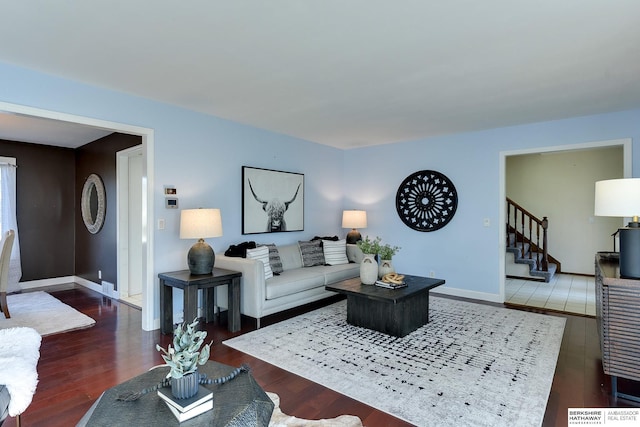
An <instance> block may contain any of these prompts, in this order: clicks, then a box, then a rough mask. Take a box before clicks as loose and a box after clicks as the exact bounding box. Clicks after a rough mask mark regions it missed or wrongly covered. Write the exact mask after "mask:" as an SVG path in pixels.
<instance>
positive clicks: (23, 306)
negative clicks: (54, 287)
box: [0, 291, 96, 336]
mask: <svg viewBox="0 0 640 427" xmlns="http://www.w3.org/2000/svg"><path fill="white" fill-rule="evenodd" d="M7 305H8V306H9V313H10V314H11V318H10V319H5V317H4V314H2V312H0V329H7V328H15V327H17V326H26V327H29V328H33V329H35V330H36V331H38V333H39V334H40V335H42V336H46V335H53V334H57V333H60V332H68V331H72V330H75V329H84V328H88V327H91V326H93V325H95V324H96V321H95V320H93V319H92V318H91V317H89V316H87V315H85V314H83V313H80V312H79V311H78V310H76V309H74V308H72V307H70V306H68V305H67V304H65V303H63V302H61V301H60V300H58V299H57V298H55V297H52V296H51V295H49V294H48V293H46V292H42V291H36V292H23V293H20V294H13V295H7Z"/></svg>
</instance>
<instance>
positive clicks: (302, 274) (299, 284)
mask: <svg viewBox="0 0 640 427" xmlns="http://www.w3.org/2000/svg"><path fill="white" fill-rule="evenodd" d="M315 268H324V267H312V268H297V269H294V270H285V271H283V272H282V274H280V275H279V276H274V277H272V278H271V279H269V280H267V281H265V285H266V288H267V289H266V297H267V299H268V300H270V299H276V298H279V297H283V296H286V295H291V294H295V293H298V292H303V291H306V290H308V289H313V288H317V287H322V286H324V282H325V278H324V275H323V274H322V273H321V272H318V271H312V270H314V269H315Z"/></svg>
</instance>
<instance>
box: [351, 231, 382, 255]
mask: <svg viewBox="0 0 640 427" xmlns="http://www.w3.org/2000/svg"><path fill="white" fill-rule="evenodd" d="M381 240H382V239H380V237H376V238H375V240H371V239H369V236H367V237H365V238H364V240H358V241H357V242H356V246H358V248H360V250H361V251H362V253H363V254H365V255H377V254H378V251H379V250H380V241H381Z"/></svg>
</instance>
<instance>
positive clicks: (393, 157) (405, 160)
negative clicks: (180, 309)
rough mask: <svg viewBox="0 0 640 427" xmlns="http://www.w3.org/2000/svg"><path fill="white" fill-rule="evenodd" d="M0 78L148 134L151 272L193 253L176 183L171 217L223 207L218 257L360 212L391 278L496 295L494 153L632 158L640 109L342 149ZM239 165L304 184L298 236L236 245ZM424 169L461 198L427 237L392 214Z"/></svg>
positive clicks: (27, 77) (10, 89)
mask: <svg viewBox="0 0 640 427" xmlns="http://www.w3.org/2000/svg"><path fill="white" fill-rule="evenodd" d="M0 77H1V78H0V101H4V102H9V103H14V104H20V105H26V106H32V107H36V108H41V109H46V110H52V111H58V112H64V113H69V114H74V115H79V116H85V117H94V118H98V119H102V120H109V121H114V122H119V123H125V124H131V125H136V126H141V127H146V128H152V129H154V131H155V156H154V174H155V192H154V197H155V206H154V207H153V212H154V215H155V218H156V219H158V218H164V219H166V229H165V230H164V231H158V230H156V231H155V235H154V239H155V246H154V250H155V258H154V265H155V273H157V272H161V271H169V270H173V269H180V268H184V267H185V265H184V256H185V255H184V254H185V253H186V251H187V250H188V248H189V246H190V243H191V242H187V241H181V240H180V239H178V220H179V212H176V211H168V210H166V209H165V208H164V195H163V186H164V185H174V186H175V187H176V188H177V189H178V196H179V199H180V207H181V208H190V207H199V206H208V207H220V208H221V209H222V215H223V225H224V233H225V235H224V236H223V237H221V238H218V239H210V241H209V242H210V244H211V245H212V246H213V247H214V250H215V251H216V252H221V251H224V249H225V248H226V247H227V246H228V245H229V244H231V243H237V242H239V241H243V240H248V239H255V240H257V241H261V242H266V241H272V242H275V243H286V242H293V241H295V240H298V239H305V238H310V237H313V236H314V235H319V234H323V235H325V234H336V233H337V234H343V233H344V232H345V230H342V229H341V228H340V212H341V210H342V209H343V208H344V209H354V208H362V209H366V210H367V212H368V217H369V227H368V228H367V229H365V230H361V231H362V232H363V234H365V235H366V234H369V235H371V236H376V235H379V236H380V237H382V238H383V239H384V240H385V241H388V242H390V243H392V244H395V245H399V246H402V250H401V251H400V253H399V254H398V255H397V256H396V257H395V258H394V264H395V266H396V269H397V270H398V271H402V272H406V273H413V274H422V275H428V274H429V273H430V272H431V271H434V272H435V274H436V276H438V277H442V278H445V279H446V280H447V285H448V286H450V287H452V288H458V289H463V290H468V291H472V292H478V293H479V294H480V295H482V294H487V295H498V294H499V291H500V289H499V283H500V276H501V274H502V273H501V272H500V271H499V259H500V257H504V254H502V253H501V252H500V250H499V249H500V242H499V228H498V227H500V226H501V225H500V224H498V222H499V221H498V219H499V212H500V209H502V208H503V201H502V200H500V197H499V192H500V170H499V169H500V165H499V163H500V161H499V160H500V152H502V151H512V150H519V149H530V148H537V147H549V146H563V145H568V144H580V143H587V142H592V141H602V140H612V139H619V138H632V139H633V141H634V148H635V146H636V145H637V141H638V140H640V139H639V137H640V110H633V111H625V112H620V113H614V114H604V115H598V116H591V117H583V118H577V119H570V120H558V121H552V122H545V123H537V124H532V125H525V126H515V127H509V128H500V129H493V130H487V131H482V132H473V133H465V134H457V135H449V136H442V137H435V138H429V139H424V140H419V141H411V142H404V143H397V144H390V145H384V146H377V147H369V148H361V149H354V150H347V151H340V150H337V149H334V148H330V147H325V146H322V145H319V144H314V143H310V142H307V141H302V140H299V139H295V138H291V137H287V136H284V135H279V134H275V133H272V132H267V131H263V130H259V129H256V128H252V127H249V126H243V125H239V124H237V123H233V122H230V121H227V120H223V119H219V118H215V117H212V116H207V115H204V114H199V113H194V112H191V111H187V110H184V109H181V108H177V107H174V106H170V105H166V104H162V103H158V102H154V101H151V100H147V99H142V98H139V97H134V96H130V95H127V94H123V93H118V92H114V91H109V90H105V89H102V88H98V87H94V86H89V85H85V84H80V83H77V82H73V81H70V80H65V79H61V78H57V77H53V76H49V75H45V74H42V73H39V72H35V71H31V70H27V69H24V68H19V67H15V66H12V65H8V64H3V63H0ZM247 102H250V100H249V101H247ZM633 153H634V154H633V159H634V161H633V175H634V176H640V158H639V156H640V150H638V149H634V150H633ZM243 165H248V166H255V167H264V168H269V169H277V170H285V171H291V172H301V173H304V174H305V231H304V232H296V233H277V234H274V235H254V236H242V235H241V228H240V227H241V223H240V210H241V201H240V192H241V182H240V179H241V166H243ZM422 169H434V170H437V171H439V172H442V173H444V174H445V175H447V176H448V177H449V178H450V179H451V180H452V181H453V182H454V184H455V185H456V188H457V190H458V195H459V204H458V211H457V213H456V215H455V217H454V219H453V220H452V221H451V222H450V223H449V224H448V225H447V226H446V227H445V228H443V229H441V230H438V231H436V232H432V233H420V232H416V231H413V230H411V229H409V228H408V227H406V226H405V225H404V224H402V223H401V221H400V219H399V218H398V216H397V214H396V212H395V192H396V190H397V187H398V185H399V184H400V183H401V182H402V180H403V179H404V178H405V177H406V176H407V175H409V174H411V173H413V172H415V171H418V170H422ZM484 218H489V219H490V220H491V226H490V227H488V228H487V227H483V219H484ZM460 260H464V261H465V262H464V263H460V262H459V261H460ZM156 297H157V295H156ZM156 302H157V298H156ZM155 307H156V310H155V311H156V317H157V304H155Z"/></svg>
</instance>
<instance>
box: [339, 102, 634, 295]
mask: <svg viewBox="0 0 640 427" xmlns="http://www.w3.org/2000/svg"><path fill="white" fill-rule="evenodd" d="M622 138H632V139H633V142H634V144H633V146H634V149H633V160H634V161H633V176H640V158H639V157H638V156H639V155H640V153H638V152H639V151H640V150H638V141H640V110H633V111H625V112H620V113H614V114H603V115H597V116H590V117H581V118H576V119H570V120H557V121H552V122H545V123H537V124H531V125H525V126H514V127H508V128H500V129H492V130H487V131H482V132H470V133H464V134H456V135H448V136H441V137H434V138H428V139H424V140H418V141H411V142H403V143H397V144H390V145H383V146H377V147H368V148H361V149H355V150H349V151H346V152H345V156H344V157H345V187H344V192H345V207H348V208H360V209H365V210H367V212H368V228H367V229H366V230H361V232H362V234H363V235H367V234H368V235H370V236H376V235H377V236H380V237H382V238H383V240H384V241H388V242H389V243H392V244H395V245H398V246H401V247H402V249H401V251H400V252H399V253H398V255H396V256H395V257H394V266H395V267H396V270H398V271H402V272H407V273H412V274H417V275H429V273H430V272H431V271H433V272H435V275H436V277H441V278H444V279H446V281H447V287H451V288H457V289H463V290H467V291H472V292H479V293H481V294H489V295H499V293H500V277H501V275H502V274H503V272H501V271H500V268H499V266H500V264H499V262H500V258H501V257H502V258H504V254H503V253H502V252H501V250H500V248H501V245H500V243H501V242H500V239H499V232H500V230H499V227H502V225H501V224H499V217H500V210H501V209H503V208H504V202H503V200H501V199H500V153H501V152H505V151H506V152H508V151H514V150H526V149H533V148H540V147H557V146H565V145H571V144H584V143H589V142H595V141H605V140H614V139H622ZM354 165H355V166H354ZM423 169H432V170H436V171H439V172H441V173H443V174H445V175H446V176H447V177H449V179H451V180H452V181H453V183H454V185H455V186H456V189H457V191H458V198H459V199H458V210H457V212H456V215H455V217H454V218H453V220H452V221H451V222H450V223H449V224H448V225H447V226H445V227H444V228H442V229H440V230H438V231H435V232H428V233H423V232H418V231H414V230H412V229H410V228H408V227H407V226H405V225H404V224H403V223H402V222H401V220H400V218H399V217H398V215H397V214H396V211H395V195H396V191H397V189H398V186H399V185H400V183H401V182H402V181H403V180H404V178H405V177H407V176H408V175H410V174H411V173H413V172H416V171H419V170H423ZM532 179H534V178H533V177H532ZM484 218H489V219H490V221H491V226H490V227H488V228H487V227H484V226H483V220H484Z"/></svg>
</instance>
